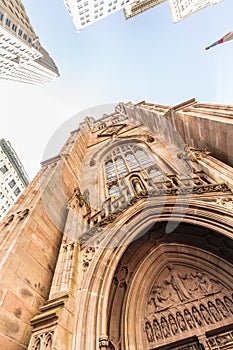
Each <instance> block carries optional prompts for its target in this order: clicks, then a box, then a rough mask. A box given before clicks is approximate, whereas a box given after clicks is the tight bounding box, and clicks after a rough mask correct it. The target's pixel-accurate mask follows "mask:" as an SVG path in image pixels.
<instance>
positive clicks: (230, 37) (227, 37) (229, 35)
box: [205, 32, 233, 50]
mask: <svg viewBox="0 0 233 350" xmlns="http://www.w3.org/2000/svg"><path fill="white" fill-rule="evenodd" d="M229 40H233V32H229V33H227V34H226V35H224V36H223V37H222V38H221V39H219V40H218V41H215V43H213V44H211V45H210V46H206V48H205V50H209V49H210V48H211V47H213V46H216V45H218V44H222V43H225V42H226V41H229Z"/></svg>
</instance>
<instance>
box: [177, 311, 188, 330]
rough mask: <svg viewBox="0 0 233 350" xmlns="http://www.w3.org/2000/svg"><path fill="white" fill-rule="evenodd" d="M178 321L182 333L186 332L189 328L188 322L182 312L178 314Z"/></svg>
mask: <svg viewBox="0 0 233 350" xmlns="http://www.w3.org/2000/svg"><path fill="white" fill-rule="evenodd" d="M176 319H177V322H178V325H179V327H180V329H181V331H185V330H186V329H187V326H186V322H185V320H184V317H183V316H182V314H181V312H179V311H178V312H177V313H176Z"/></svg>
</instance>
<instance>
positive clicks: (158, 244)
mask: <svg viewBox="0 0 233 350" xmlns="http://www.w3.org/2000/svg"><path fill="white" fill-rule="evenodd" d="M232 252H233V244H232V241H231V240H230V239H229V238H227V237H224V236H222V235H220V234H218V233H216V232H214V231H212V230H210V229H207V228H202V227H197V226H194V225H190V224H182V225H180V226H179V227H178V228H177V229H176V230H175V231H174V232H172V233H170V234H166V231H165V224H163V223H160V224H156V225H155V226H154V227H153V228H152V229H150V231H149V232H147V233H146V234H145V235H144V236H142V237H140V238H139V239H138V240H136V241H134V242H133V243H131V244H130V245H129V246H128V248H127V249H126V251H125V253H124V254H123V256H122V257H121V259H120V261H119V263H118V266H117V268H116V271H115V274H114V277H113V279H112V284H111V288H110V293H109V299H108V336H109V341H110V344H111V346H112V347H113V348H114V349H117V350H144V349H146V350H152V349H153V350H156V349H161V350H166V349H174V350H178V349H179V350H198V349H201V350H202V349H206V350H207V349H211V350H223V349H224V350H225V349H232V348H233V295H232V292H233V275H232V273H233V268H232V266H233V254H232ZM223 257H224V259H223Z"/></svg>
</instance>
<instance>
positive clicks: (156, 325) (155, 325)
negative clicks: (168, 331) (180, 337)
mask: <svg viewBox="0 0 233 350" xmlns="http://www.w3.org/2000/svg"><path fill="white" fill-rule="evenodd" d="M153 328H154V333H155V337H156V340H160V339H162V338H163V336H162V333H161V328H160V325H159V322H158V321H157V320H156V319H154V321H153Z"/></svg>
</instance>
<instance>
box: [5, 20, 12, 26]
mask: <svg viewBox="0 0 233 350" xmlns="http://www.w3.org/2000/svg"><path fill="white" fill-rule="evenodd" d="M10 24H11V21H10V20H9V18H7V19H6V25H7V27H10Z"/></svg>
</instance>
